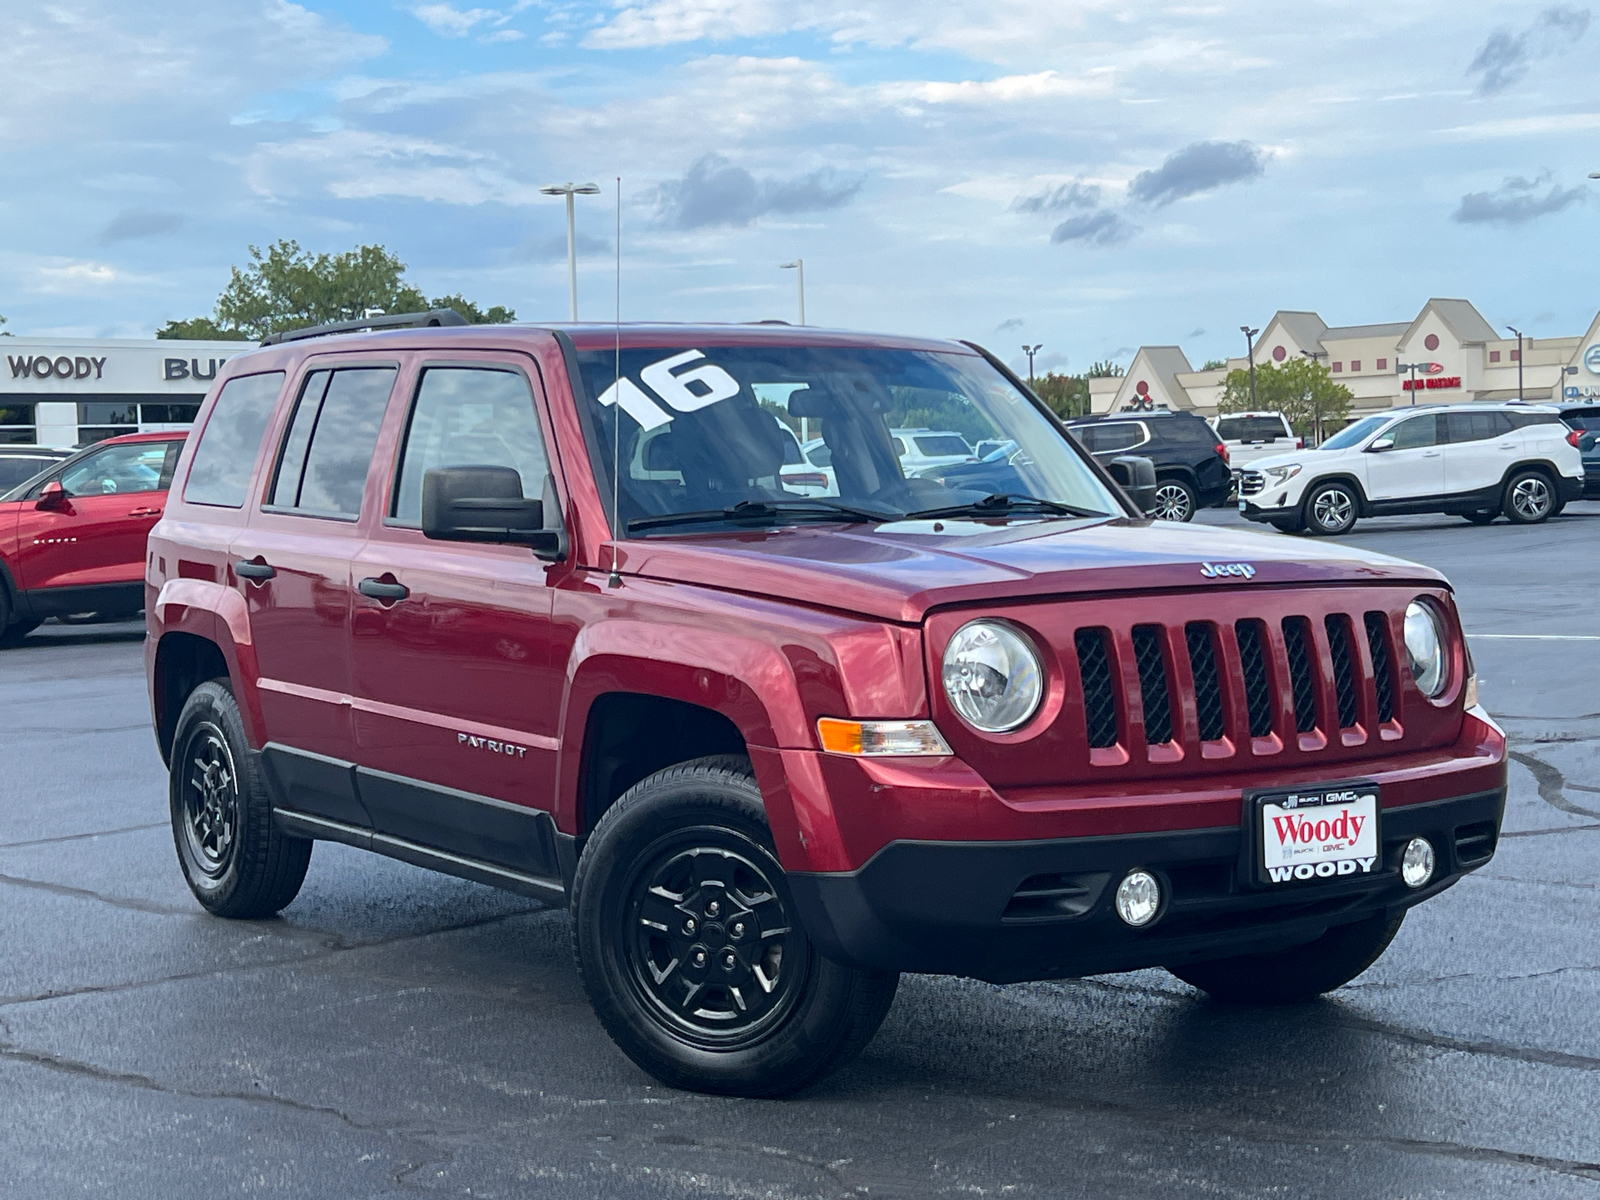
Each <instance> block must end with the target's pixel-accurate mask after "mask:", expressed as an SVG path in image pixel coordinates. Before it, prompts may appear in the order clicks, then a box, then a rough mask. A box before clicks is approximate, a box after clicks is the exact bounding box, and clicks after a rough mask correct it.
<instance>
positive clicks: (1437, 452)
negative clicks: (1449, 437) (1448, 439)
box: [1422, 450, 1444, 458]
mask: <svg viewBox="0 0 1600 1200" xmlns="http://www.w3.org/2000/svg"><path fill="white" fill-rule="evenodd" d="M1442 453H1444V451H1442V450H1429V451H1427V452H1426V453H1425V454H1423V456H1422V457H1423V458H1438V457H1439V455H1441V454H1442Z"/></svg>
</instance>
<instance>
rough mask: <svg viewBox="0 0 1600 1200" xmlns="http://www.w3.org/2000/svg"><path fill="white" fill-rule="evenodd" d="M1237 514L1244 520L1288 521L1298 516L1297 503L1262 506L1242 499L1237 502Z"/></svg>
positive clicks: (1298, 507) (1298, 508)
mask: <svg viewBox="0 0 1600 1200" xmlns="http://www.w3.org/2000/svg"><path fill="white" fill-rule="evenodd" d="M1239 515H1240V516H1241V517H1243V518H1244V519H1245V520H1246V521H1289V520H1296V519H1298V518H1299V516H1300V506H1299V505H1298V504H1285V505H1283V506H1282V507H1280V508H1264V507H1262V506H1261V505H1259V504H1257V503H1256V502H1255V501H1254V500H1249V499H1243V500H1241V501H1240V502H1239Z"/></svg>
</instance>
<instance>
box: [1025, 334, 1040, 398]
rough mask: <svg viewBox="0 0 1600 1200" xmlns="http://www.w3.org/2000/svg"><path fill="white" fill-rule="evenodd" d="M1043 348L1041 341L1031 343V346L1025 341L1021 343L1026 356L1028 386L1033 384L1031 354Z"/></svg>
mask: <svg viewBox="0 0 1600 1200" xmlns="http://www.w3.org/2000/svg"><path fill="white" fill-rule="evenodd" d="M1043 349H1044V343H1043V342H1039V343H1037V344H1036V345H1032V346H1029V345H1028V344H1026V343H1024V344H1023V347H1022V352H1023V353H1024V354H1026V355H1027V356H1028V386H1029V387H1032V386H1033V356H1034V355H1035V354H1037V353H1039V351H1040V350H1043Z"/></svg>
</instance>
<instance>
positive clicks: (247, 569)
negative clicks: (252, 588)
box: [233, 559, 278, 579]
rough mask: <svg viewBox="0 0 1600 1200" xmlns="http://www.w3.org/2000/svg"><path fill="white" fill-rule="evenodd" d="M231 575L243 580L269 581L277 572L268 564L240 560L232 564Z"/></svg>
mask: <svg viewBox="0 0 1600 1200" xmlns="http://www.w3.org/2000/svg"><path fill="white" fill-rule="evenodd" d="M233 573H234V574H235V575H239V576H242V577H244V578H245V579H271V578H272V577H273V576H274V575H276V574H277V573H278V572H277V570H276V568H274V567H273V566H272V565H271V564H270V563H264V562H250V561H249V560H247V559H241V560H240V561H239V562H236V563H234V564H233Z"/></svg>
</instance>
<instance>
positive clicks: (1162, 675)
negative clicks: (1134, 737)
mask: <svg viewBox="0 0 1600 1200" xmlns="http://www.w3.org/2000/svg"><path fill="white" fill-rule="evenodd" d="M1133 657H1134V661H1135V662H1136V663H1138V666H1139V692H1140V694H1141V695H1142V696H1143V698H1144V740H1145V741H1146V742H1147V743H1149V744H1150V745H1152V746H1156V745H1160V744H1161V743H1162V742H1170V741H1171V740H1172V698H1171V696H1169V695H1168V693H1167V666H1166V663H1165V662H1163V661H1162V658H1161V626H1159V625H1135V626H1134V627H1133Z"/></svg>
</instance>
